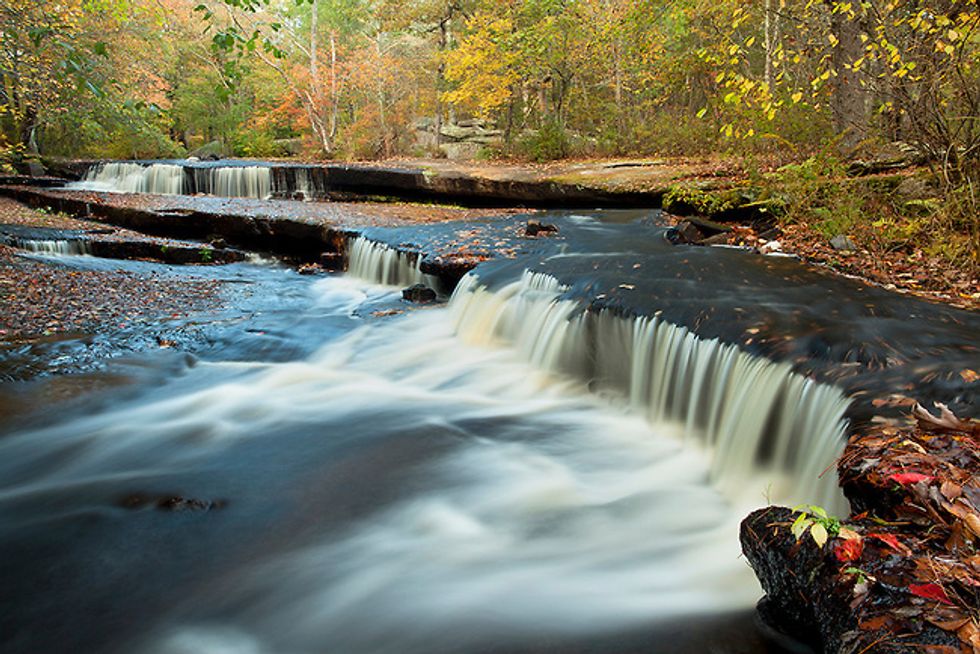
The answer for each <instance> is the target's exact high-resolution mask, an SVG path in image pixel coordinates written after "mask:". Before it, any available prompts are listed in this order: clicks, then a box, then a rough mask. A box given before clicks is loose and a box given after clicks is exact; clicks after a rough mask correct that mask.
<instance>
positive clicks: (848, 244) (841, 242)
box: [830, 234, 857, 252]
mask: <svg viewBox="0 0 980 654" xmlns="http://www.w3.org/2000/svg"><path fill="white" fill-rule="evenodd" d="M830 246H831V247H832V248H834V249H835V250H839V251H841V252H852V251H854V250H856V249H857V246H856V245H855V244H854V241H852V240H851V239H850V238H849V237H847V236H844V235H843V234H838V235H837V236H835V237H834V238H832V239H830Z"/></svg>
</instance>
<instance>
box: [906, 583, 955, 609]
mask: <svg viewBox="0 0 980 654" xmlns="http://www.w3.org/2000/svg"><path fill="white" fill-rule="evenodd" d="M909 592H910V593H912V594H913V595H918V596H919V597H924V598H926V599H931V600H936V601H937V602H942V603H943V604H949V605H952V604H953V603H952V602H950V601H949V596H948V595H946V591H945V590H943V587H942V586H940V585H939V584H912V585H910V586H909Z"/></svg>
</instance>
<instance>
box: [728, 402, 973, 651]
mask: <svg viewBox="0 0 980 654" xmlns="http://www.w3.org/2000/svg"><path fill="white" fill-rule="evenodd" d="M936 407H937V409H938V410H939V415H938V416H937V415H934V414H933V413H930V412H929V411H927V410H926V409H925V408H923V407H922V406H920V405H918V404H916V405H915V406H914V409H913V413H912V416H910V418H911V419H910V420H907V421H903V422H895V421H892V422H881V423H878V424H876V425H874V426H872V427H870V428H868V429H865V430H863V431H862V432H861V433H859V434H855V435H854V436H853V437H852V438H851V441H850V443H849V445H848V447H847V450H846V452H845V454H844V456H843V457H842V458H841V460H840V462H839V474H840V479H841V485H842V487H843V489H844V492H845V494H846V495H847V496H848V499H850V501H851V505H852V508H853V509H854V511H855V513H854V514H853V515H852V516H851V518H850V519H848V520H846V521H842V520H838V519H837V518H834V517H833V516H830V515H828V514H827V512H826V511H825V510H823V509H822V508H820V507H815V506H801V507H796V508H794V509H793V510H792V511H790V510H788V509H782V508H778V507H774V508H770V509H764V510H762V511H760V512H757V513H756V514H753V516H752V517H750V518H749V519H748V520H747V521H746V523H745V525H744V526H743V548H744V549H745V552H746V554H747V555H748V557H749V560H750V562H751V563H752V565H753V567H754V568H755V569H756V571H757V573H758V574H759V576H760V579H761V580H762V582H763V586H764V587H765V588H766V590H767V592H768V593H769V595H770V597H773V596H775V597H774V599H775V600H776V601H777V602H780V603H781V604H783V605H790V606H789V607H788V608H787V607H786V606H783V607H781V609H780V610H781V611H782V612H783V615H790V616H794V617H795V618H796V620H797V622H798V623H800V622H802V624H803V625H804V626H806V627H809V628H811V629H813V632H814V633H819V634H820V638H821V640H822V641H823V644H824V647H825V648H826V649H827V651H841V652H899V651H902V652H904V651H923V652H929V653H930V654H971V653H972V654H978V653H980V422H978V421H976V420H961V419H959V418H957V417H956V416H955V415H954V414H953V413H952V412H951V411H949V409H948V408H946V407H945V406H944V405H942V404H937V405H936ZM801 569H802V570H803V571H804V572H809V574H802V575H801V574H800V570H801ZM801 600H802V605H803V608H802V609H800V608H798V607H793V606H792V605H793V604H800V603H801ZM800 615H802V616H803V617H802V619H801V618H799V616H800ZM793 627H795V628H797V629H798V628H799V624H797V625H793Z"/></svg>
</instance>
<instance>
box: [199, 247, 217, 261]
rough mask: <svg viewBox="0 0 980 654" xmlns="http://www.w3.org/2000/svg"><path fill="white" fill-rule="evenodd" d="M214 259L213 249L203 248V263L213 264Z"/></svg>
mask: <svg viewBox="0 0 980 654" xmlns="http://www.w3.org/2000/svg"><path fill="white" fill-rule="evenodd" d="M213 259H214V251H213V250H212V249H211V248H201V261H202V262H204V263H211V261H212V260H213Z"/></svg>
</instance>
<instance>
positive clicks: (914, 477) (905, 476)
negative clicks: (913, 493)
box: [888, 472, 935, 486]
mask: <svg viewBox="0 0 980 654" xmlns="http://www.w3.org/2000/svg"><path fill="white" fill-rule="evenodd" d="M888 478H889V479H890V480H891V481H894V482H895V483H898V484H901V485H902V486H908V485H909V484H917V483H919V482H920V481H924V482H926V483H929V482H931V481H933V480H935V477H933V476H932V475H924V474H922V473H921V472H896V473H895V474H894V475H889V477H888Z"/></svg>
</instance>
